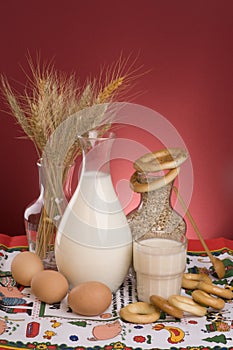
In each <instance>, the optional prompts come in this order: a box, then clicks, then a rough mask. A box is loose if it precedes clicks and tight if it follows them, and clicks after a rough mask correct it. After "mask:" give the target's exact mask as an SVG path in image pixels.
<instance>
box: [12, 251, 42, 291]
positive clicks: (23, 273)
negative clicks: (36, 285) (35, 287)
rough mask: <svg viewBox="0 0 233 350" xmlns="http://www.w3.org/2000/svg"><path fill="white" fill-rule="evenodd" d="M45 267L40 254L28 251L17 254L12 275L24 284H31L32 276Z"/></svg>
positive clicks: (13, 261) (13, 262)
mask: <svg viewBox="0 0 233 350" xmlns="http://www.w3.org/2000/svg"><path fill="white" fill-rule="evenodd" d="M43 269H44V266H43V263H42V261H41V259H40V258H39V256H38V255H36V254H35V253H32V252H28V251H26V252H22V253H19V254H17V255H16V256H15V257H14V259H13V260H12V263H11V273H12V277H13V278H14V280H15V281H16V282H17V283H19V284H22V285H23V286H30V284H31V280H32V277H33V276H34V275H35V274H36V273H37V272H39V271H42V270H43Z"/></svg>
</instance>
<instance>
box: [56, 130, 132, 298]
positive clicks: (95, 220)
mask: <svg viewBox="0 0 233 350" xmlns="http://www.w3.org/2000/svg"><path fill="white" fill-rule="evenodd" d="M78 138H79V142H80V145H81V147H82V156H83V159H82V170H81V177H80V181H79V183H78V186H77V188H76V190H75V192H74V194H73V197H72V198H71V200H70V202H69V203H68V205H67V207H66V210H65V213H64V215H63V217H62V219H61V222H60V225H59V227H58V232H57V236H56V242H55V257H56V263H57V267H58V269H59V271H60V272H61V273H63V274H64V275H65V276H66V277H67V279H68V280H69V282H70V284H71V286H75V285H77V284H79V283H81V282H86V281H100V282H102V283H105V284H106V285H107V286H108V287H109V288H110V289H111V290H112V292H115V291H116V290H117V289H118V288H119V287H120V285H121V284H122V282H123V281H124V279H125V276H126V275H127V272H128V269H129V267H130V264H131V261H132V236H131V231H130V228H129V224H128V222H127V219H126V216H125V213H124V211H123V209H122V207H121V204H120V201H119V198H118V197H117V195H116V193H115V190H114V187H113V184H112V179H111V174H110V166H109V160H110V152H111V147H112V144H113V142H114V138H115V135H114V133H112V132H110V133H108V134H105V135H104V136H101V135H99V133H98V132H97V131H90V132H89V133H88V134H87V135H85V136H80V137H78Z"/></svg>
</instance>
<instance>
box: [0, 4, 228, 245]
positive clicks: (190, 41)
mask: <svg viewBox="0 0 233 350" xmlns="http://www.w3.org/2000/svg"><path fill="white" fill-rule="evenodd" d="M232 18H233V2H232V1H231V0H219V1H217V0H204V1H203V0H195V1H193V0H190V1H187V0H176V1H173V0H170V1H169V0H146V1H138V0H137V1H136V0H134V1H131V0H124V1H123V0H121V1H106V0H103V1H101V0H99V1H94V0H93V1H91V0H85V1H79V0H76V1H75V0H73V1H72V0H66V1H54V0H50V1H38V2H35V1H34V2H33V1H27V0H21V1H11V0H9V1H1V2H0V45H1V46H0V48H1V55H0V73H1V74H6V76H7V77H8V78H13V79H15V80H17V81H20V82H23V83H24V82H25V76H24V74H23V72H22V70H21V69H20V66H19V65H20V64H21V65H23V66H25V64H26V54H27V52H28V51H29V52H30V53H31V55H33V54H35V53H36V52H37V51H38V50H39V51H40V52H41V56H42V58H43V59H48V60H50V59H51V58H54V62H55V66H56V68H57V69H61V70H64V71H66V72H68V73H69V72H72V71H76V72H77V74H78V76H80V79H81V80H85V78H86V77H87V76H89V75H90V74H91V75H92V76H94V75H95V74H97V73H98V72H99V68H100V67H101V66H102V65H103V64H111V63H112V62H113V61H115V60H116V59H117V58H118V57H119V55H120V53H121V52H123V54H124V55H125V56H127V55H129V54H130V53H132V55H133V56H134V55H135V56H137V55H138V57H139V59H138V63H139V64H143V65H144V69H145V70H148V69H151V71H150V73H148V74H145V75H144V76H143V77H141V78H140V79H139V81H138V86H137V88H136V91H143V92H144V93H143V94H140V95H139V96H137V97H136V98H135V99H134V101H133V102H135V103H138V104H141V105H144V106H147V107H149V108H152V109H153V110H155V111H158V112H159V113H160V114H162V115H163V116H164V117H166V118H167V119H168V120H169V121H170V122H171V123H172V124H173V125H174V127H175V128H176V129H177V130H178V132H179V133H180V134H181V136H182V138H183V140H184V142H185V143H186V145H187V148H188V150H189V153H190V156H191V159H192V163H193V170H194V189H193V196H192V200H191V203H190V210H191V212H192V214H193V216H194V218H195V219H196V221H197V223H198V225H199V228H200V230H201V231H202V233H203V235H204V237H206V238H207V237H208V238H213V237H218V236H225V237H228V238H232V231H233V144H232V129H233V128H232V124H233V123H232V118H233V102H232V101H233V89H232V87H233V86H232V85H233V64H232V62H233V40H232V38H233V20H232ZM0 108H1V110H2V109H3V108H4V107H3V103H2V102H1V106H0ZM0 118H1V128H0V133H1V134H0V156H1V175H0V186H1V189H0V196H1V204H0V219H1V221H0V232H2V233H6V234H11V235H16V234H24V227H23V211H24V209H25V206H26V205H27V204H28V203H29V202H30V201H31V200H32V199H33V198H35V197H36V196H37V195H38V178H37V169H36V166H35V162H36V159H37V155H36V152H35V149H34V147H33V144H32V143H31V142H29V141H27V140H19V139H18V137H19V136H21V135H22V134H21V129H20V127H19V126H17V125H16V123H15V120H14V119H13V118H12V117H11V116H8V115H7V114H6V113H5V112H3V111H1V112H0ZM151 148H152V149H153V144H152V145H151ZM130 172H131V169H129V176H130ZM187 234H188V237H190V238H195V237H196V236H195V233H194V232H193V230H192V228H191V227H190V225H188V232H187Z"/></svg>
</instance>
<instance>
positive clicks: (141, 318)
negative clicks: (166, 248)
mask: <svg viewBox="0 0 233 350" xmlns="http://www.w3.org/2000/svg"><path fill="white" fill-rule="evenodd" d="M182 287H183V288H184V289H188V290H190V291H191V297H188V296H182V295H171V296H170V297H169V298H168V300H166V299H164V298H162V297H160V296H158V295H151V297H150V303H146V302H140V301H139V302H135V303H132V304H129V305H126V306H125V307H123V308H122V309H121V310H120V312H119V314H120V317H121V318H122V319H123V320H125V321H128V322H131V323H142V324H146V323H152V322H155V321H157V320H158V319H159V318H160V314H161V312H165V313H166V314H168V315H171V316H173V317H175V318H182V317H183V316H184V313H188V314H191V315H194V316H199V317H201V316H204V315H206V314H207V309H208V307H211V308H214V309H217V310H221V309H223V308H224V306H225V301H226V300H231V299H233V292H232V291H231V289H230V288H227V287H225V288H222V287H218V286H217V285H215V284H213V283H212V280H211V278H210V277H209V276H207V275H206V274H202V273H200V274H194V273H184V275H183V280H182Z"/></svg>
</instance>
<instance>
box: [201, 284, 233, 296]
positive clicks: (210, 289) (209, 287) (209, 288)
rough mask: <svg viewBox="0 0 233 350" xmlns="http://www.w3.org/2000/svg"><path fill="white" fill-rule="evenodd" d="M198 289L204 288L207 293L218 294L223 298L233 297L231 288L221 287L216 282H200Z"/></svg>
mask: <svg viewBox="0 0 233 350" xmlns="http://www.w3.org/2000/svg"><path fill="white" fill-rule="evenodd" d="M197 289H200V290H203V291H204V292H206V293H209V294H213V295H217V296H219V297H221V298H223V299H232V298H233V292H232V291H231V290H230V289H226V288H221V287H218V286H216V285H214V284H208V283H205V282H199V283H198V285H197Z"/></svg>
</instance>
